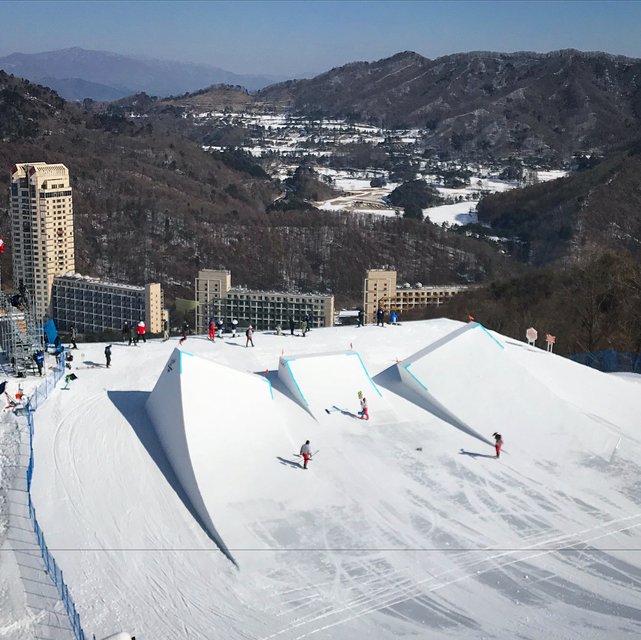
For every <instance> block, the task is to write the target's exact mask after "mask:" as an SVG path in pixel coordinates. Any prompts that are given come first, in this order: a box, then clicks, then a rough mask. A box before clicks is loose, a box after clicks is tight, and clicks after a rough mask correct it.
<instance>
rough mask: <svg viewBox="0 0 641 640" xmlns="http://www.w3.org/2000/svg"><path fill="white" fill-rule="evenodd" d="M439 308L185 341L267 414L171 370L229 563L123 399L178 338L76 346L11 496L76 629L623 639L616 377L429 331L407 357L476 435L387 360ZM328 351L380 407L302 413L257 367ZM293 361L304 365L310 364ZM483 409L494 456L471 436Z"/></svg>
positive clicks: (141, 402)
mask: <svg viewBox="0 0 641 640" xmlns="http://www.w3.org/2000/svg"><path fill="white" fill-rule="evenodd" d="M461 326H462V324H461V323H459V322H455V321H448V320H435V321H425V322H413V323H403V325H402V326H398V327H390V326H388V327H385V328H380V327H373V326H368V327H365V328H361V329H359V328H356V327H336V328H331V329H316V330H314V331H311V332H310V333H308V334H307V337H306V338H304V339H303V338H300V337H292V336H276V335H271V334H269V335H268V334H261V333H259V334H256V336H255V343H256V347H255V348H249V349H246V348H244V337H243V338H237V339H231V338H225V339H223V340H220V339H218V340H216V343H215V344H212V343H210V342H209V341H207V340H205V339H204V338H198V337H190V338H189V339H188V340H187V342H186V343H185V345H184V346H185V349H186V350H187V351H189V352H190V353H191V354H193V356H194V357H200V358H206V359H211V360H213V361H215V362H216V363H217V364H218V365H221V366H222V365H224V366H228V367H232V368H233V369H236V370H238V371H241V372H246V373H251V374H252V375H256V376H257V377H263V378H264V377H266V378H267V379H268V380H270V381H271V383H272V385H273V395H274V399H273V403H274V411H275V412H276V415H277V416H278V419H277V421H276V422H277V423H278V424H277V425H275V424H274V423H273V419H272V418H271V417H270V419H269V420H268V422H269V424H264V421H263V416H262V415H261V414H260V413H259V411H258V410H257V411H256V412H255V413H254V415H253V419H248V418H247V417H246V416H247V415H248V412H249V410H248V407H249V408H251V407H252V403H253V394H252V393H248V391H247V389H246V388H244V385H242V384H239V385H237V386H236V385H230V384H227V383H226V382H224V381H222V380H221V379H219V378H217V377H216V375H207V376H202V377H201V378H195V377H192V378H191V379H190V382H189V384H190V386H191V388H190V391H189V394H190V395H189V397H191V398H194V397H198V398H200V400H198V407H199V410H198V411H194V412H192V414H191V416H190V420H191V421H192V422H193V428H194V429H198V428H199V427H200V428H201V429H204V430H205V431H204V432H203V433H206V432H209V433H210V437H209V438H207V437H205V436H203V435H202V433H201V435H200V436H199V438H200V439H199V440H198V442H199V446H200V453H199V455H200V456H201V457H203V459H207V456H210V459H211V461H212V463H211V469H210V470H209V472H208V473H209V475H208V476H207V477H206V479H204V480H202V482H205V483H212V486H208V487H203V489H206V490H207V491H209V494H208V495H209V498H208V499H209V503H208V506H209V514H210V516H211V518H212V521H213V523H214V525H215V526H216V529H217V530H218V532H219V533H220V534H221V536H222V537H223V539H224V540H225V542H226V544H227V545H228V547H229V550H230V552H231V553H232V554H233V557H234V559H235V560H236V562H237V563H238V568H236V567H235V566H234V565H233V564H232V563H231V562H230V561H229V560H228V558H227V557H225V555H223V554H222V553H221V552H220V551H219V549H218V546H217V545H216V543H215V542H214V541H213V540H212V539H211V538H210V536H209V535H208V533H207V532H206V531H205V529H204V528H203V527H201V526H200V524H199V522H198V519H197V518H196V517H195V515H193V513H194V510H193V508H192V505H190V504H189V500H188V498H187V497H186V495H185V492H184V491H183V490H182V488H181V486H180V484H179V483H178V481H177V480H176V475H175V474H174V472H173V471H172V467H171V465H170V464H169V461H168V459H167V456H166V455H165V453H164V452H163V449H162V447H161V446H160V443H159V441H158V438H157V437H156V435H155V433H154V431H153V429H152V427H151V424H150V421H149V418H148V417H147V414H146V412H145V403H146V402H147V400H148V399H149V396H150V392H151V390H152V389H153V388H154V385H155V384H156V382H157V380H158V378H159V377H160V375H161V372H162V371H163V370H164V368H165V366H166V365H167V362H168V360H169V359H170V356H171V354H172V351H173V350H174V349H175V348H176V346H177V341H176V340H175V339H172V340H170V341H169V342H167V343H161V342H156V341H152V342H149V343H148V344H146V345H140V346H138V347H127V346H124V345H120V344H115V345H114V346H113V364H112V368H111V369H109V370H106V369H104V368H101V367H100V368H84V367H91V366H92V365H91V364H83V363H92V362H102V361H103V356H102V351H103V348H104V345H100V344H85V345H80V350H79V351H78V352H77V354H78V355H77V356H76V358H75V360H74V362H75V363H78V367H77V369H76V370H75V373H76V374H77V375H78V380H76V381H75V382H73V383H72V384H71V388H70V390H68V391H62V390H58V391H56V392H55V393H54V394H52V395H51V396H50V398H49V399H48V400H47V402H46V403H45V404H44V405H43V406H42V407H41V408H40V409H38V411H37V412H36V414H35V423H36V437H35V456H36V473H35V475H34V480H33V493H34V502H35V504H36V507H37V508H38V514H39V520H40V522H41V524H42V526H43V529H44V531H45V533H46V535H47V540H48V543H49V546H50V548H51V549H52V550H53V551H54V554H55V556H56V558H57V560H58V562H59V564H60V565H61V567H62V569H63V571H64V572H65V577H66V580H67V582H68V583H69V585H70V589H71V592H72V595H73V597H74V599H75V602H76V605H77V606H78V609H79V612H80V615H81V619H82V621H83V626H84V627H85V628H86V630H88V631H89V632H90V633H95V634H96V636H97V637H104V636H106V635H109V634H112V633H116V632H118V631H123V630H126V631H130V632H132V633H133V634H135V635H136V638H138V639H139V640H146V639H153V640H162V639H172V640H173V639H175V638H230V639H241V638H242V639H248V638H249V639H253V640H258V639H267V638H278V639H282V640H293V639H295V638H296V639H298V638H323V639H332V640H333V639H348V638H349V639H350V640H353V639H354V638H365V637H367V638H370V639H372V640H374V639H378V638H380V639H392V638H403V637H405V638H429V637H433V638H461V639H463V638H465V639H467V638H482V637H487V638H523V639H532V640H534V639H539V638H542V637H549V638H577V639H578V638H586V637H592V638H601V637H606V636H607V637H612V638H636V637H638V635H639V633H641V606H640V604H639V603H640V602H641V598H640V595H641V554H640V553H639V548H640V547H641V507H640V499H641V486H640V485H639V477H641V467H640V466H639V463H638V460H639V457H640V454H641V434H640V433H639V429H638V416H639V415H641V394H639V393H638V386H637V385H636V384H633V383H631V382H629V381H627V380H625V379H623V378H619V377H617V376H611V375H606V374H601V373H599V372H597V371H594V370H591V369H587V368H585V367H583V366H581V365H578V364H575V363H572V362H570V361H569V360H566V359H564V358H561V357H558V356H556V355H552V354H548V353H545V352H544V351H542V350H539V349H533V348H529V347H527V346H526V345H524V344H523V343H519V342H517V341H514V340H510V339H506V338H503V337H501V336H498V335H496V334H495V335H494V337H495V338H497V339H498V340H499V341H500V342H501V343H502V345H503V348H498V347H496V348H495V347H493V346H492V347H491V348H490V346H489V343H487V344H486V343H483V345H484V346H483V347H481V346H480V344H481V343H478V344H477V343H476V342H475V340H476V338H475V339H473V340H460V341H459V340H457V339H455V340H451V341H450V343H448V347H447V352H445V351H442V352H441V356H439V358H438V359H437V360H434V361H433V362H432V364H430V362H429V361H428V360H427V359H426V360H424V362H423V364H422V365H421V366H422V367H423V369H421V375H423V376H428V375H432V376H434V380H435V381H437V382H438V384H436V382H433V383H432V385H433V386H434V385H435V386H436V387H437V388H435V391H438V395H439V398H441V400H442V401H443V402H445V401H447V405H448V409H449V410H450V412H451V413H453V414H458V415H459V418H461V419H463V418H464V419H465V422H466V423H467V424H468V425H470V426H472V427H474V429H475V430H478V432H479V434H480V435H482V439H480V438H475V437H474V436H473V435H470V433H469V432H468V431H466V430H465V429H462V428H461V425H458V426H456V425H455V424H454V423H455V421H454V420H452V419H451V417H449V416H446V415H441V416H440V417H439V412H438V411H436V409H434V410H432V411H430V410H428V408H429V407H427V406H426V404H425V402H424V400H425V399H424V398H422V397H421V396H420V395H418V394H416V393H414V392H413V391H412V390H411V389H409V388H408V387H406V386H405V385H403V384H401V381H400V378H399V375H398V373H397V363H398V362H402V361H403V360H404V359H405V358H408V357H410V356H411V355H412V354H415V353H417V352H418V351H420V350H421V349H423V348H425V347H426V346H428V345H430V344H433V343H434V342H436V341H437V340H439V339H441V338H443V337H444V336H446V335H448V334H450V333H451V332H452V331H454V330H456V329H459V328H460V327H461ZM488 340H489V337H488ZM486 347H487V348H486ZM348 350H353V351H356V352H358V353H359V354H360V357H361V358H362V360H363V363H364V365H365V367H366V369H367V371H368V372H369V374H370V375H371V376H372V378H373V381H374V383H375V385H376V387H377V388H378V389H380V391H381V394H382V397H383V399H384V400H385V403H386V404H387V405H388V406H389V407H390V409H391V411H392V412H393V414H394V416H395V420H394V421H389V420H388V419H385V420H384V421H380V420H379V421H378V422H377V415H376V412H375V411H373V410H372V411H371V413H372V416H371V420H370V421H369V422H367V423H365V424H364V423H363V421H360V420H355V419H354V418H352V417H351V416H350V415H348V413H349V412H345V413H343V412H335V413H332V414H329V415H327V419H323V420H322V421H317V420H315V419H314V418H313V416H312V415H311V414H310V413H309V412H308V411H306V410H305V408H303V406H301V404H300V403H298V402H297V401H296V400H295V398H293V397H292V396H291V395H290V393H289V392H288V390H287V388H286V387H285V386H284V385H283V384H281V383H280V382H279V378H278V375H277V369H278V363H279V358H280V357H281V356H284V357H295V356H302V355H305V354H318V353H330V352H331V353H334V352H340V351H348ZM435 353H436V352H435ZM499 354H500V355H499ZM417 366H418V365H417ZM430 367H431V369H430ZM417 370H418V369H417ZM430 372H431V373H430ZM473 372H478V375H473ZM303 375H304V377H305V384H306V385H309V384H313V383H314V379H315V376H317V375H318V376H325V377H326V376H327V375H328V373H327V371H326V370H325V369H323V370H322V371H321V370H320V369H318V370H314V368H313V367H309V370H307V369H306V370H305V372H304V374H303ZM329 375H331V372H330V373H329ZM337 375H338V374H337ZM320 383H321V378H320V377H319V378H318V388H319V389H320V388H321V386H322V385H321V384H320ZM319 393H320V392H319ZM324 399H325V398H324V397H322V395H321V397H316V396H315V397H314V401H315V403H317V404H318V403H321V404H322V402H323V400H324ZM175 401H176V402H179V401H180V398H175ZM194 402H195V401H194V400H192V401H191V404H192V405H193V404H194ZM326 402H327V405H328V407H329V406H332V405H333V404H334V402H333V398H331V397H327V398H326ZM443 402H442V403H441V404H443ZM257 404H258V403H257ZM235 407H238V408H239V411H238V412H237V413H236V412H235V410H234V408H235ZM241 409H242V410H241ZM357 409H358V398H357V397H354V399H353V407H351V410H352V411H356V410H357ZM388 415H389V414H388ZM242 416H245V417H244V418H243V417H242ZM276 426H278V428H275V427H276ZM264 429H268V433H269V437H265V434H264V432H263V431H264ZM494 430H500V431H501V432H502V434H503V437H504V440H505V453H504V455H502V456H501V458H500V459H499V460H496V459H493V458H491V457H489V456H492V455H493V448H492V447H491V446H490V445H489V444H488V442H487V440H486V439H491V433H492V431H494ZM306 439H310V440H311V442H312V449H313V450H314V451H316V450H319V453H318V454H317V455H316V456H315V458H314V459H313V461H312V462H311V463H310V469H309V470H307V471H303V470H302V469H301V468H300V466H299V459H298V458H297V457H295V456H294V455H293V454H294V453H296V452H297V451H298V449H299V447H300V445H301V444H302V442H304V441H305V440H306Z"/></svg>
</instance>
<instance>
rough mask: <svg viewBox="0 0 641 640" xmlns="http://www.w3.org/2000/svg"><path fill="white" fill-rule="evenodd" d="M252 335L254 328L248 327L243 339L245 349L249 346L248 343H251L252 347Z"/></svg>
mask: <svg viewBox="0 0 641 640" xmlns="http://www.w3.org/2000/svg"><path fill="white" fill-rule="evenodd" d="M253 335H254V327H252V326H251V325H249V326H248V327H247V330H246V331H245V337H246V338H247V339H246V340H245V348H247V347H248V346H249V343H250V342H251V343H252V347H253V346H254V339H253V337H252V336H253Z"/></svg>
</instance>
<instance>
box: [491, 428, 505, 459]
mask: <svg viewBox="0 0 641 640" xmlns="http://www.w3.org/2000/svg"><path fill="white" fill-rule="evenodd" d="M492 435H493V436H494V448H495V449H496V457H497V458H498V457H500V455H501V447H502V446H503V438H502V437H501V434H500V433H497V432H496V431H495V432H494V433H493V434H492Z"/></svg>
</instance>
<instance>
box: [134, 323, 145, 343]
mask: <svg viewBox="0 0 641 640" xmlns="http://www.w3.org/2000/svg"><path fill="white" fill-rule="evenodd" d="M136 332H137V333H138V339H139V340H142V341H143V342H147V337H146V334H147V326H146V325H145V322H144V320H141V321H140V322H139V323H138V326H137V327H136Z"/></svg>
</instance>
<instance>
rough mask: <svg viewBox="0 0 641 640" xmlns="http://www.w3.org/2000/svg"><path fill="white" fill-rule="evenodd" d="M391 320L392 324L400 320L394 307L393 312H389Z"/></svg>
mask: <svg viewBox="0 0 641 640" xmlns="http://www.w3.org/2000/svg"><path fill="white" fill-rule="evenodd" d="M389 322H390V324H396V323H397V322H398V316H397V315H396V311H395V310H394V309H392V312H391V313H390V314H389Z"/></svg>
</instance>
